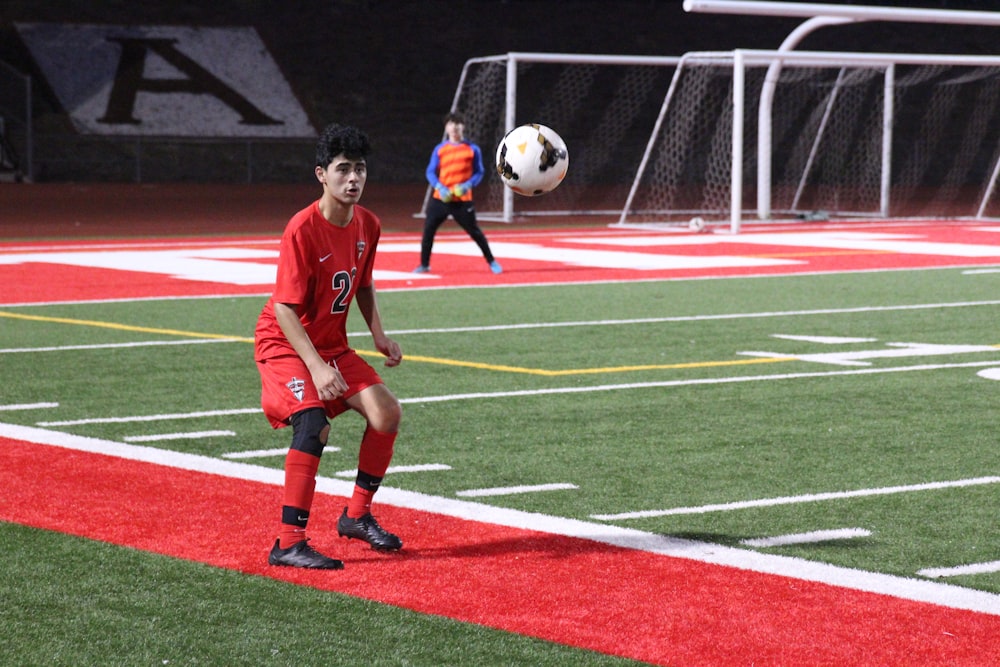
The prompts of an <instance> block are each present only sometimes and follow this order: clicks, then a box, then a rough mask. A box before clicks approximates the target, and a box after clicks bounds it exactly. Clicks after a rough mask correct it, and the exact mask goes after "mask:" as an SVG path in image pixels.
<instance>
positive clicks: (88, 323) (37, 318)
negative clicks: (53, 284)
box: [0, 311, 253, 343]
mask: <svg viewBox="0 0 1000 667" xmlns="http://www.w3.org/2000/svg"><path fill="white" fill-rule="evenodd" d="M0 317H7V318H10V319H13V320H28V321H31V322H52V323H55V324H73V325H76V326H83V327H99V328H101V329H115V330H117V331H137V332H141V333H152V334H163V335H166V336H183V337H185V338H214V339H216V340H234V341H241V342H245V343H252V342H253V338H246V337H242V336H226V335H224V334H210V333H197V332H195V331H181V330H179V329H157V328H155V327H140V326H135V325H133V324H121V323H120V322H100V321H97V320H78V319H73V318H70V317H47V316H43V315H25V314H23V313H7V312H3V311H0Z"/></svg>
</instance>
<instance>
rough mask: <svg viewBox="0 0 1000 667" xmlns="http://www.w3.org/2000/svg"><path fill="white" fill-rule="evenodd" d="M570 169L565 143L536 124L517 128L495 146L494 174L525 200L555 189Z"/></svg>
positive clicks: (550, 129)
mask: <svg viewBox="0 0 1000 667" xmlns="http://www.w3.org/2000/svg"><path fill="white" fill-rule="evenodd" d="M568 168H569V151H567V150H566V142H564V141H563V140H562V138H561V137H560V136H559V135H558V134H556V132H555V130H553V129H552V128H550V127H546V126H544V125H538V124H537V123H529V124H527V125H520V126H518V127H515V128H514V129H513V130H511V131H510V132H508V133H507V136H505V137H504V138H503V140H502V141H501V142H500V145H499V146H497V173H498V174H499V175H500V180H501V181H503V184H504V185H506V186H507V187H508V188H510V189H511V190H513V191H514V192H516V193H517V194H519V195H524V196H525V197H536V196H538V195H543V194H545V193H546V192H552V191H553V190H555V189H556V186H558V185H559V184H560V183H562V180H563V178H565V176H566V170H567V169H568Z"/></svg>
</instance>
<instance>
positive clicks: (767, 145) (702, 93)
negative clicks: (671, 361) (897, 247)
mask: <svg viewBox="0 0 1000 667" xmlns="http://www.w3.org/2000/svg"><path fill="white" fill-rule="evenodd" d="M775 63H778V64H779V65H780V67H777V68H775V67H774V65H775ZM767 91H770V93H771V95H770V98H769V99H768V100H767V104H764V100H765V92H767ZM762 109H766V113H762V112H761V110H762ZM998 121H1000V57H998V56H944V55H926V54H876V53H853V52H850V53H848V52H802V51H765V50H736V51H733V52H712V53H689V54H686V55H685V56H684V58H683V61H682V62H681V63H680V64H679V65H678V67H677V69H676V71H675V75H674V79H673V81H672V83H671V87H670V91H669V92H668V94H667V96H666V97H665V98H664V101H663V105H662V106H661V108H660V113H659V116H658V118H657V121H656V126H655V129H654V131H653V133H652V135H651V137H650V139H649V142H648V143H647V147H646V150H645V152H644V154H643V158H642V160H641V161H640V167H639V169H638V171H637V174H636V178H635V179H634V181H633V184H632V187H631V189H630V192H629V195H628V198H627V200H626V202H625V205H624V207H623V209H622V213H621V217H620V218H619V221H618V223H617V224H618V225H632V224H642V225H651V224H652V225H657V226H659V225H687V224H688V223H689V221H690V220H691V219H692V218H702V219H704V220H705V222H706V223H708V224H712V223H715V224H720V225H726V226H728V227H729V229H730V231H732V232H733V233H736V232H738V231H739V229H740V226H741V221H742V220H743V218H744V217H745V216H746V215H748V214H749V215H753V212H754V210H755V206H754V202H756V213H757V217H758V218H759V219H761V220H773V219H779V220H780V219H785V220H788V219H791V220H803V219H806V220H808V219H825V218H828V217H833V216H842V217H845V216H846V217H853V218H864V217H872V218H880V219H886V218H900V217H911V218H912V217H938V218H942V217H943V218H983V217H996V216H998V215H1000V202H998V201H997V197H996V188H995V185H996V180H997V174H998V172H1000V122H998ZM765 133H766V134H765ZM761 136H765V137H766V138H765V140H763V141H759V140H758V139H759V137H761ZM754 148H756V149H757V150H756V151H755V150H754ZM772 167H773V168H772ZM760 174H766V177H765V178H763V179H761V178H759V176H760Z"/></svg>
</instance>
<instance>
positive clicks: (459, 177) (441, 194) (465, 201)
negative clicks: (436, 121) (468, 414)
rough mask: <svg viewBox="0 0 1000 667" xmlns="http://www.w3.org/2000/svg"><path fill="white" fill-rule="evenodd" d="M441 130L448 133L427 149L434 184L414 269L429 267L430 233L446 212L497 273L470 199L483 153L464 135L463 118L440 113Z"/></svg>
mask: <svg viewBox="0 0 1000 667" xmlns="http://www.w3.org/2000/svg"><path fill="white" fill-rule="evenodd" d="M444 131H445V134H447V135H448V138H447V139H446V140H445V141H442V142H441V143H439V144H438V145H437V146H435V147H434V150H433V151H432V152H431V159H430V162H429V163H428V164H427V172H426V177H427V182H428V183H430V184H431V186H432V187H433V188H434V195H433V196H432V197H431V199H429V200H428V202H427V212H426V213H427V217H426V218H425V219H424V235H423V239H422V240H421V242H420V266H418V267H417V268H415V269H413V272H414V273H427V272H428V271H430V270H431V250H432V248H433V247H434V236H435V235H436V234H437V230H438V228H439V227H440V226H441V225H442V224H444V221H445V220H447V219H448V216H451V217H453V218H455V222H457V223H458V224H459V226H460V227H461V228H462V229H464V230H465V233H466V234H468V235H469V236H470V237H472V240H473V241H475V242H476V245H478V246H479V250H480V251H482V253H483V257H484V258H485V259H486V262H487V263H488V264H489V265H490V271H492V272H493V273H500V272H501V271H503V269H502V268H501V267H500V264H499V262H497V261H496V259H494V257H493V252H492V251H491V250H490V244H489V241H487V240H486V234H484V233H483V230H482V229H480V228H479V223H478V222H476V207H475V205H474V204H473V203H472V188H474V187H476V186H477V185H479V182H480V181H482V180H483V173H484V172H483V155H482V151H480V150H479V146H477V145H476V144H474V143H472V142H471V141H468V140H466V138H465V118H464V117H463V116H462V114H460V113H457V112H454V111H453V112H451V113H449V114H446V115H445V117H444Z"/></svg>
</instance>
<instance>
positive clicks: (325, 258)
mask: <svg viewBox="0 0 1000 667" xmlns="http://www.w3.org/2000/svg"><path fill="white" fill-rule="evenodd" d="M331 255H333V253H332V252H331V253H328V254H326V255H323V256H322V257H320V258H319V261H321V262H325V261H326V260H328V259H330V256H331Z"/></svg>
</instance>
